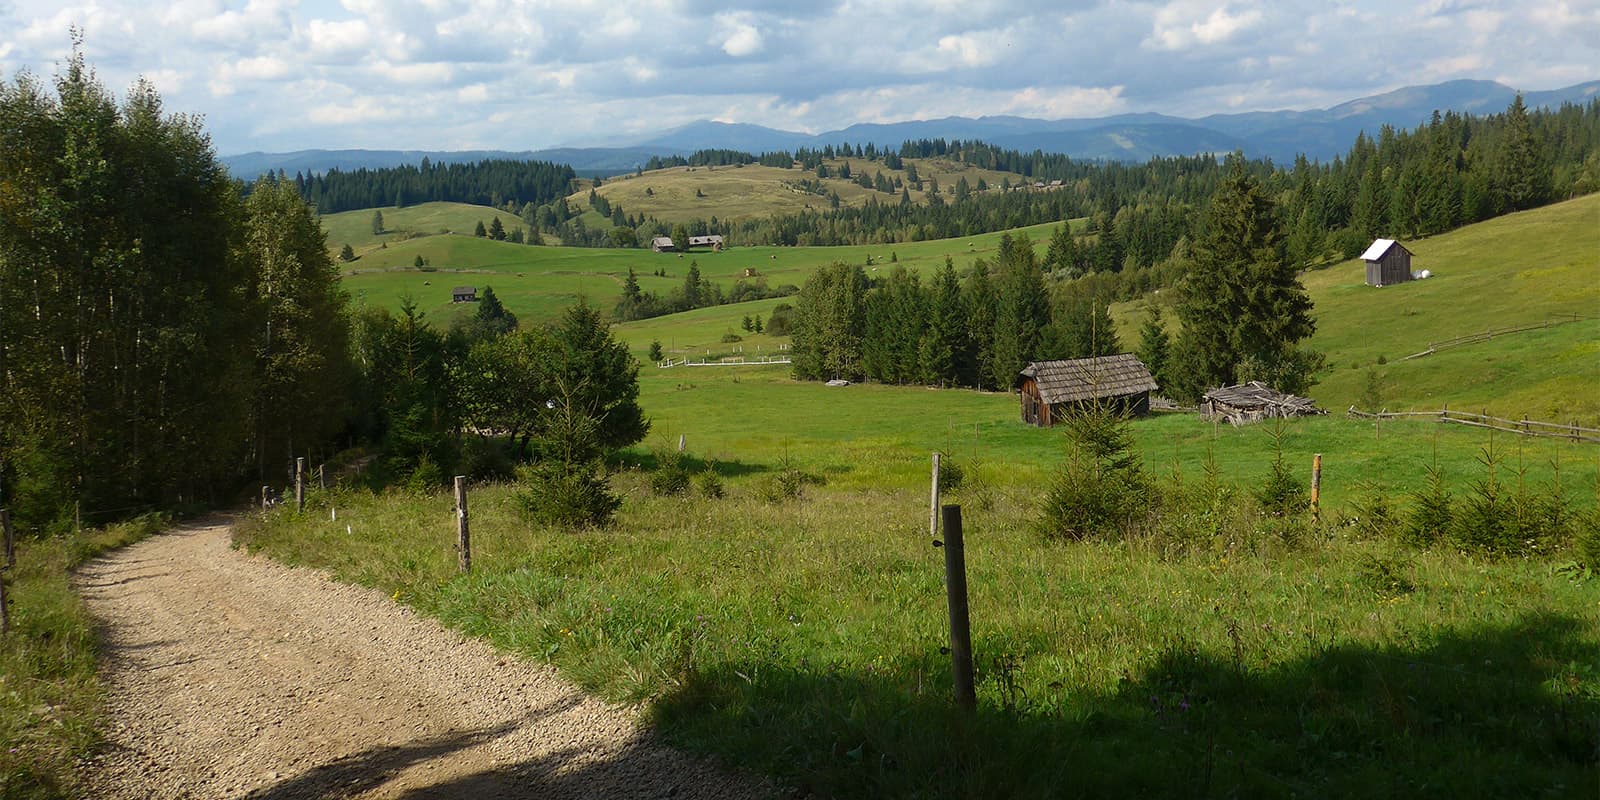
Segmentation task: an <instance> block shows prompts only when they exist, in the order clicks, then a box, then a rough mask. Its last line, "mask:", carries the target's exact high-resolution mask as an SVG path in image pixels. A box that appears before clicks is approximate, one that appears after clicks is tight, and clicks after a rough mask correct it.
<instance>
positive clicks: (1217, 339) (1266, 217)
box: [1178, 160, 1320, 397]
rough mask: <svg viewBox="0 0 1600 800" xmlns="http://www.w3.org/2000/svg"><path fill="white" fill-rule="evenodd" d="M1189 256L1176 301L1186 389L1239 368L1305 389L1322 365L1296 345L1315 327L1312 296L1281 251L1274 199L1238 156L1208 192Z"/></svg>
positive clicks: (1218, 382)
mask: <svg viewBox="0 0 1600 800" xmlns="http://www.w3.org/2000/svg"><path fill="white" fill-rule="evenodd" d="M1194 255H1195V263H1194V268H1193V269H1192V270H1191V271H1190V272H1189V275H1188V276H1187V277H1186V278H1185V280H1184V284H1183V286H1182V292H1181V296H1180V301H1179V304H1178V314H1179V318H1180V319H1181V320H1182V322H1183V338H1182V339H1181V340H1180V351H1181V353H1182V356H1181V358H1180V360H1181V361H1182V362H1183V363H1185V365H1186V367H1187V370H1186V374H1185V375H1183V376H1181V377H1182V378H1183V379H1184V381H1183V383H1184V385H1183V387H1182V388H1183V389H1184V390H1185V394H1186V396H1190V397H1193V396H1197V395H1198V394H1199V393H1201V392H1203V391H1204V390H1205V389H1206V388H1207V387H1211V386H1226V385H1231V384H1234V383H1237V382H1238V381H1240V380H1243V379H1244V377H1243V376H1244V375H1249V376H1250V377H1251V378H1254V379H1258V380H1263V381H1265V382H1268V383H1270V384H1272V385H1274V386H1275V387H1276V388H1278V389H1279V390H1280V391H1285V392H1298V391H1303V390H1304V389H1305V387H1306V386H1308V385H1310V383H1311V380H1312V377H1311V376H1312V373H1313V372H1315V370H1316V369H1317V367H1318V366H1320V356H1319V355H1317V354H1315V353H1312V352H1310V351H1307V350H1303V349H1301V348H1300V347H1299V346H1298V345H1299V342H1300V341H1301V340H1303V339H1306V338H1308V337H1309V336H1311V334H1312V332H1313V331H1314V330H1315V329H1316V322H1315V321H1314V320H1313V319H1312V318H1311V298H1310V297H1309V296H1308V295H1307V294H1306V291H1305V287H1303V286H1301V284H1300V281H1299V278H1298V277H1297V276H1296V275H1295V270H1294V266H1293V265H1292V264H1291V263H1289V261H1288V259H1286V258H1284V256H1283V247H1282V236H1281V234H1280V233H1279V231H1278V229H1277V221H1276V215H1275V213H1274V211H1273V207H1272V201H1270V200H1269V199H1267V197H1266V195H1265V194H1264V193H1263V192H1262V190H1261V187H1260V185H1259V183H1258V182H1257V181H1256V179H1255V178H1254V177H1253V176H1251V175H1249V174H1248V173H1246V172H1245V170H1244V167H1243V164H1242V163H1240V162H1239V161H1237V160H1235V161H1234V164H1233V167H1232V170H1231V172H1230V173H1229V175H1228V177H1227V178H1226V179H1224V180H1223V183H1222V185H1221V187H1219V188H1218V190H1217V192H1216V194H1214V195H1213V197H1212V201H1211V206H1210V208H1209V209H1208V210H1207V212H1206V216H1205V221H1204V227H1203V230H1202V233H1201V235H1200V238H1199V240H1198V241H1197V242H1196V243H1195V254H1194Z"/></svg>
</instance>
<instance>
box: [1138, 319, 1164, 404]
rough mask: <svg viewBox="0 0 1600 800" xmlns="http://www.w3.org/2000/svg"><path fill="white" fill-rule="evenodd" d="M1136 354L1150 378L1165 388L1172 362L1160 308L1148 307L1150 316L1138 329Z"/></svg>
mask: <svg viewBox="0 0 1600 800" xmlns="http://www.w3.org/2000/svg"><path fill="white" fill-rule="evenodd" d="M1136 352H1137V354H1138V356H1139V360H1140V361H1143V362H1144V365H1145V367H1146V368H1147V369H1149V370H1150V377H1152V378H1154V379H1155V381H1156V385H1157V386H1160V387H1162V388H1165V387H1166V386H1167V383H1168V381H1169V380H1170V379H1169V377H1168V374H1167V373H1168V371H1169V367H1170V366H1171V360H1172V341H1171V339H1170V338H1169V337H1168V335H1167V326H1166V325H1165V324H1163V322H1162V320H1161V306H1158V305H1151V306H1150V315H1149V316H1147V317H1145V319H1144V324H1143V325H1141V326H1140V327H1139V349H1138V350H1137V351H1136Z"/></svg>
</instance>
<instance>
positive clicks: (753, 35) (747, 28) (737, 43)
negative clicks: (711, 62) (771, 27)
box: [716, 12, 762, 58]
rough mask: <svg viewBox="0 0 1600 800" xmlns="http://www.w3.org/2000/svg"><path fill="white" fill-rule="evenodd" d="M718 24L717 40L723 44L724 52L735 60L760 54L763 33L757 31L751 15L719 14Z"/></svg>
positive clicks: (717, 17) (744, 13) (743, 13)
mask: <svg viewBox="0 0 1600 800" xmlns="http://www.w3.org/2000/svg"><path fill="white" fill-rule="evenodd" d="M716 23H717V25H716V27H717V38H718V39H720V40H721V42H722V44H721V47H722V52H724V53H727V54H728V55H730V56H733V57H734V58H743V57H745V56H748V55H754V54H755V53H757V52H760V50H761V45H762V37H761V31H760V30H757V29H756V26H755V23H754V21H753V17H752V15H750V14H749V13H747V12H740V13H736V14H718V15H717V16H716Z"/></svg>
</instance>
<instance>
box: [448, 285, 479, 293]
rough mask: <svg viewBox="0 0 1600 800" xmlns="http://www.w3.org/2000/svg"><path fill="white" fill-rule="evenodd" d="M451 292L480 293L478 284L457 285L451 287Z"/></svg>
mask: <svg viewBox="0 0 1600 800" xmlns="http://www.w3.org/2000/svg"><path fill="white" fill-rule="evenodd" d="M450 292H451V294H477V293H478V287H476V286H457V287H456V288H454V289H451V290H450Z"/></svg>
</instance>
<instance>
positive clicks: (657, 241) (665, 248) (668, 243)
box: [650, 236, 678, 253]
mask: <svg viewBox="0 0 1600 800" xmlns="http://www.w3.org/2000/svg"><path fill="white" fill-rule="evenodd" d="M650 249H651V250H654V251H656V252H657V253H675V252H677V251H678V246H677V245H675V244H673V243H672V237H671V236H657V237H655V238H654V239H651V240H650Z"/></svg>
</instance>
